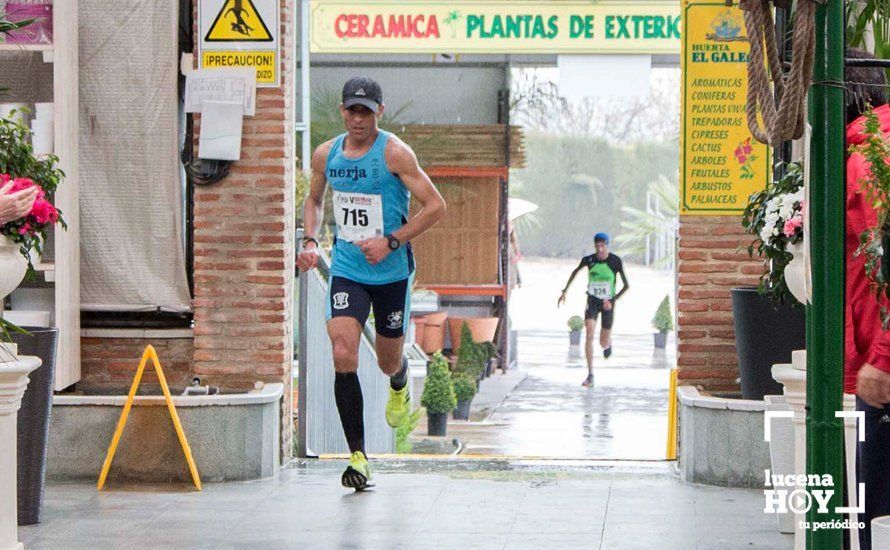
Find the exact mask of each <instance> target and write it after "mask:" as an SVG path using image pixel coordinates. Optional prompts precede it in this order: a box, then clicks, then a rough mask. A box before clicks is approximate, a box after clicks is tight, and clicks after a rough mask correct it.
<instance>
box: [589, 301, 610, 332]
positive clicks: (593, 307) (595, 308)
mask: <svg viewBox="0 0 890 550" xmlns="http://www.w3.org/2000/svg"><path fill="white" fill-rule="evenodd" d="M600 312H602V314H603V328H604V329H606V330H609V329H611V328H612V322H613V321H614V320H615V302H614V301H613V302H612V309H610V310H609V311H606V310H605V309H603V301H602V300H601V299H599V298H595V297H593V296H589V295H588V296H587V309H586V310H584V318H585V319H593V320H594V321H596V318H597V316H598V315H599V314H600Z"/></svg>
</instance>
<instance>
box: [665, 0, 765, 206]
mask: <svg viewBox="0 0 890 550" xmlns="http://www.w3.org/2000/svg"><path fill="white" fill-rule="evenodd" d="M683 16H684V20H683V29H684V32H683V53H682V58H681V64H682V74H683V106H682V130H681V132H680V136H681V143H680V166H681V168H680V170H681V176H682V180H683V187H682V195H681V198H680V212H681V213H682V214H698V215H737V214H740V213H741V212H742V211H743V210H744V209H745V206H747V204H748V197H750V196H751V194H752V193H754V192H755V191H758V190H760V189H763V188H764V186H765V185H766V182H767V180H768V178H769V175H770V159H769V148H768V147H767V146H766V145H763V144H761V143H757V142H755V141H754V139H753V138H752V137H751V133H750V132H749V131H748V125H747V121H746V114H745V92H746V90H747V87H748V78H747V72H746V62H747V60H748V42H747V37H746V35H745V23H744V18H743V15H742V12H741V10H739V9H738V8H737V7H731V8H730V7H727V6H726V4H725V3H724V2H698V1H694V0H685V1H684V3H683Z"/></svg>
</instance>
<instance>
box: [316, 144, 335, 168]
mask: <svg viewBox="0 0 890 550" xmlns="http://www.w3.org/2000/svg"><path fill="white" fill-rule="evenodd" d="M333 146H334V140H333V139H329V140H328V141H326V142H324V143H322V144H321V145H319V146H318V147H316V148H315V151H314V152H313V153H312V169H313V170H324V169H325V167H326V166H327V164H328V155H330V154H331V148H332V147H333Z"/></svg>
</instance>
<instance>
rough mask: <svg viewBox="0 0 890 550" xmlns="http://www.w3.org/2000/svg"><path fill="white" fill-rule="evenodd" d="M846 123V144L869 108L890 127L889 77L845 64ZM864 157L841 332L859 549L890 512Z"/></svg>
mask: <svg viewBox="0 0 890 550" xmlns="http://www.w3.org/2000/svg"><path fill="white" fill-rule="evenodd" d="M847 58H859V59H873V56H872V55H870V54H868V53H866V52H863V51H860V50H847ZM846 80H847V94H846V96H847V121H848V122H849V121H852V122H850V124H849V126H848V127H847V143H848V145H858V144H861V143H863V142H864V140H865V136H863V135H862V131H863V129H864V126H865V118H864V117H863V116H862V115H863V113H865V111H867V110H868V109H869V108H872V107H875V109H874V110H875V114H877V116H878V120H880V123H881V131H883V132H884V133H885V134H886V133H888V132H890V105H886V102H887V98H886V90H885V88H886V84H887V79H886V76H885V74H884V70H883V69H880V68H876V67H875V68H872V67H869V68H865V67H848V68H847V71H846ZM868 171H869V165H868V162H867V161H866V159H865V157H863V156H862V155H861V154H859V153H853V154H851V155H850V157H849V158H848V159H847V193H846V195H847V204H846V214H847V224H846V237H845V241H846V242H845V252H846V272H847V280H846V296H845V298H846V315H845V319H844V321H845V330H844V332H845V334H844V348H845V354H844V355H845V357H844V391H845V392H846V393H855V394H856V396H857V399H856V408H857V410H860V411H864V412H865V441H864V442H861V443H859V450H858V453H857V457H856V458H857V460H856V463H857V468H856V469H857V477H858V482H859V483H864V484H865V516H864V517H860V518H859V521H861V522H864V523H865V529H864V530H861V531H860V533H859V537H860V546H861V548H862V550H869V549H870V548H871V530H870V527H871V520H872V519H874V518H876V517H880V516H885V515H890V416H888V415H887V413H890V410H885V408H884V407H885V405H887V404H888V403H890V332H887V331H884V330H883V328H882V324H881V307H882V306H888V305H890V301H888V300H887V299H886V297H882V298H881V301H880V302H879V301H878V299H877V298H876V297H875V294H874V292H872V291H871V290H870V289H869V281H868V279H867V278H866V275H865V258H864V257H862V256H858V257H857V256H856V249H857V248H858V247H859V236H860V235H861V234H862V233H863V232H864V231H866V230H867V229H871V228H874V227H876V226H877V224H878V218H877V213H876V212H875V210H874V208H872V206H871V203H870V202H869V201H868V199H867V197H866V196H865V194H864V193H863V190H862V189H861V187H860V183H861V182H862V179H863V178H864V177H865V176H867V175H868Z"/></svg>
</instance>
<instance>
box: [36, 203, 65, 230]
mask: <svg viewBox="0 0 890 550" xmlns="http://www.w3.org/2000/svg"><path fill="white" fill-rule="evenodd" d="M31 216H33V217H34V221H36V222H37V223H39V224H41V225H42V224H46V223H56V221H58V219H59V211H58V210H56V207H55V206H53V205H52V204H51V203H50V202H49V201H46V200H44V199H37V200H35V201H34V206H32V207H31Z"/></svg>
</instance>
